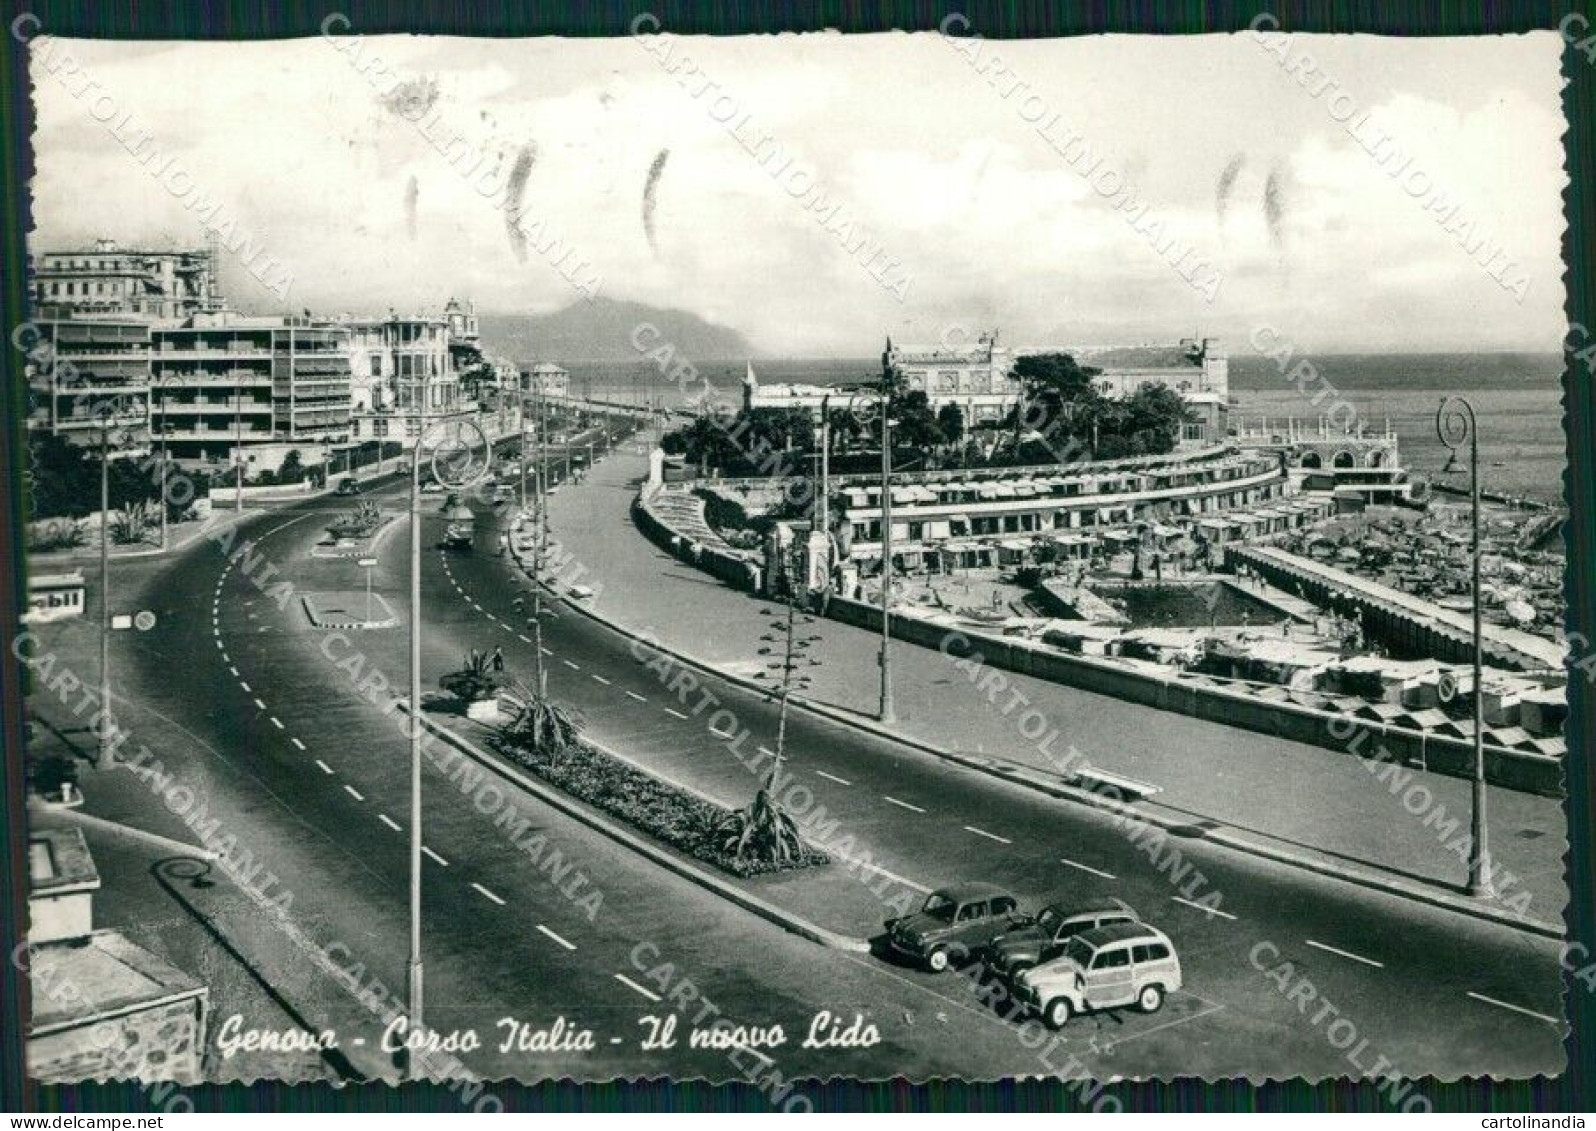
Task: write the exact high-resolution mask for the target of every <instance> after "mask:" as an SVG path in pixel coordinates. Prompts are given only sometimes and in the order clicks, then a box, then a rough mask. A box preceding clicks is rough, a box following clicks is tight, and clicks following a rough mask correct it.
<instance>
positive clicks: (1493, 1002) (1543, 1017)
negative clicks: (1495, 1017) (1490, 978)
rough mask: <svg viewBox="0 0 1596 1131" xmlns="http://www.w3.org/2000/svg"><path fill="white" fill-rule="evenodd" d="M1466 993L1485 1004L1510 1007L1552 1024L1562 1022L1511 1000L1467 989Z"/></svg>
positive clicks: (1504, 1007)
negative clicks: (1507, 1000)
mask: <svg viewBox="0 0 1596 1131" xmlns="http://www.w3.org/2000/svg"><path fill="white" fill-rule="evenodd" d="M1468 995H1469V997H1471V998H1473V999H1474V1000H1475V1001H1483V1002H1484V1003H1485V1004H1486V1005H1497V1006H1501V1007H1502V1008H1503V1009H1511V1010H1512V1011H1513V1012H1514V1013H1522V1014H1524V1015H1525V1016H1526V1017H1534V1018H1538V1019H1539V1020H1541V1021H1545V1022H1547V1023H1549V1024H1552V1025H1561V1024H1562V1022H1561V1021H1559V1020H1558V1019H1557V1018H1555V1017H1548V1016H1546V1014H1544V1013H1536V1012H1535V1011H1534V1010H1533V1009H1525V1008H1524V1007H1523V1006H1522V1005H1514V1004H1512V1003H1511V1002H1506V1001H1497V1000H1496V999H1495V998H1494V997H1486V996H1485V995H1484V994H1477V993H1475V992H1474V991H1473V990H1469V991H1468Z"/></svg>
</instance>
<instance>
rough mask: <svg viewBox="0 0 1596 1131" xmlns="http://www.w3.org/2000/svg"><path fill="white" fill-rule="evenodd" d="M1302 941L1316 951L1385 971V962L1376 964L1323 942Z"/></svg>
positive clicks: (1361, 956) (1372, 960) (1359, 955)
mask: <svg viewBox="0 0 1596 1131" xmlns="http://www.w3.org/2000/svg"><path fill="white" fill-rule="evenodd" d="M1302 941H1303V942H1305V943H1307V944H1308V945H1309V946H1311V947H1313V948H1314V949H1315V950H1322V951H1326V952H1327V953H1330V954H1339V955H1340V956H1341V957H1342V958H1350V959H1352V961H1354V962H1361V963H1363V964H1364V965H1365V966H1373V967H1374V968H1375V969H1377V970H1384V969H1385V963H1384V962H1376V961H1375V960H1374V959H1372V958H1365V957H1363V955H1361V954H1353V953H1352V952H1351V951H1350V950H1342V949H1341V948H1340V947H1334V946H1329V945H1327V944H1325V943H1322V942H1314V941H1313V940H1312V939H1303V940H1302Z"/></svg>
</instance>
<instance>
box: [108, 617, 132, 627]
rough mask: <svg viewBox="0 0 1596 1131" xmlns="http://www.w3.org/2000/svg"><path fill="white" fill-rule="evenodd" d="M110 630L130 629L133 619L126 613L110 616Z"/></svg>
mask: <svg viewBox="0 0 1596 1131" xmlns="http://www.w3.org/2000/svg"><path fill="white" fill-rule="evenodd" d="M111 627H112V628H132V627H133V618H132V617H131V616H129V615H128V614H127V613H113V614H112V615H111Z"/></svg>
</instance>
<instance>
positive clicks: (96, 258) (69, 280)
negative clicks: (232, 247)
mask: <svg viewBox="0 0 1596 1131" xmlns="http://www.w3.org/2000/svg"><path fill="white" fill-rule="evenodd" d="M28 295H29V298H30V300H31V305H32V308H33V310H34V311H35V316H36V317H39V318H47V319H67V318H74V317H81V316H101V315H127V316H133V317H139V318H147V319H150V320H173V321H176V320H181V319H184V318H189V317H191V316H193V315H195V314H205V313H211V312H214V311H217V310H220V309H222V308H223V307H224V306H225V305H226V302H225V300H224V299H223V298H222V295H221V291H220V289H219V287H218V285H217V277H216V262H215V259H214V256H213V253H212V252H211V251H210V250H209V249H205V248H198V249H188V250H178V251H157V250H153V249H144V248H122V247H119V246H118V245H117V243H116V241H115V240H109V239H100V240H95V241H94V244H93V246H92V247H89V248H81V249H67V250H58V251H46V252H42V253H40V254H39V255H36V256H33V257H31V259H30V261H29V278H28Z"/></svg>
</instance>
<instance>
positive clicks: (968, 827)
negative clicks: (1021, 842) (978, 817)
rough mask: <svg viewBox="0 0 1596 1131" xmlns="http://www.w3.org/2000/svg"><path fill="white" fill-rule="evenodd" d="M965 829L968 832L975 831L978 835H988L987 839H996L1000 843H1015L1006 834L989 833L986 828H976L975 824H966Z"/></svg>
mask: <svg viewBox="0 0 1596 1131" xmlns="http://www.w3.org/2000/svg"><path fill="white" fill-rule="evenodd" d="M964 831H965V832H967V833H974V834H975V835H976V836H984V837H986V839H987V840H995V841H997V842H998V843H999V844H1013V843H1014V842H1013V841H1012V840H1010V839H1009V838H1008V837H1006V836H998V835H997V833H989V832H987V831H986V830H985V829H978V828H976V827H975V826H974V825H965V826H964Z"/></svg>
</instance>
